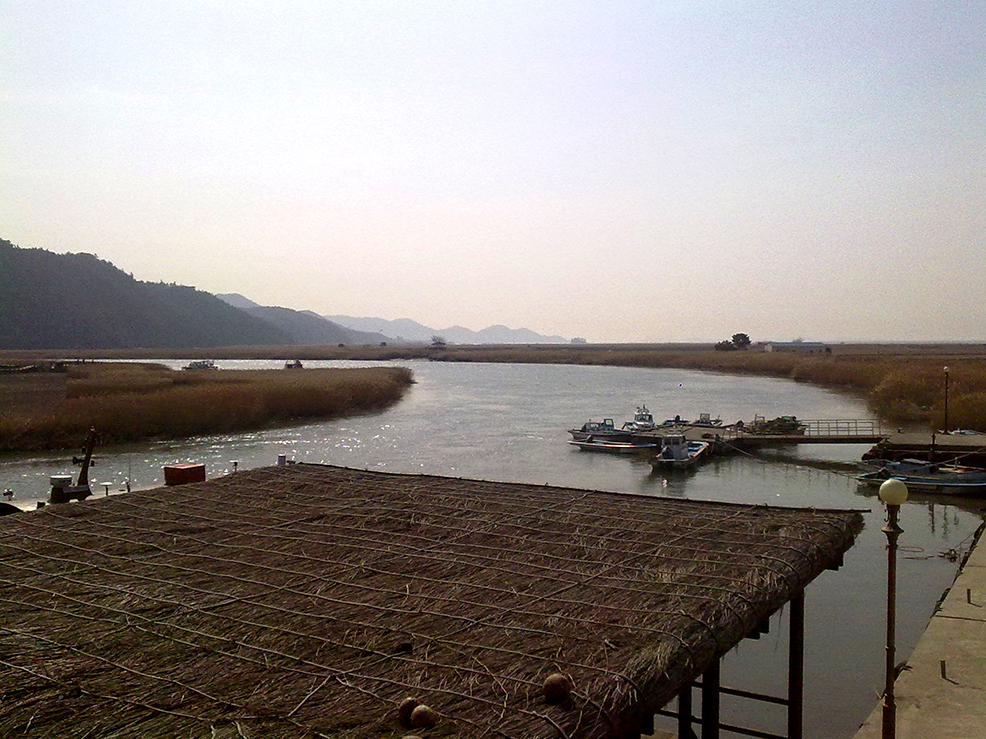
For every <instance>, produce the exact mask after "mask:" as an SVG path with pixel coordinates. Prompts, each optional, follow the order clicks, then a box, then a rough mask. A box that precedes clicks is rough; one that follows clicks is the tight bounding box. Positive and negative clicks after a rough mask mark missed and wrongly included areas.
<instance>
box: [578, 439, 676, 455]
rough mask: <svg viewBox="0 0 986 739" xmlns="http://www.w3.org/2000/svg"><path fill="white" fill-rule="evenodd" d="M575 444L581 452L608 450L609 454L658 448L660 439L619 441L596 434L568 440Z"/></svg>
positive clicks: (649, 450)
mask: <svg viewBox="0 0 986 739" xmlns="http://www.w3.org/2000/svg"><path fill="white" fill-rule="evenodd" d="M568 443H569V444H571V445H572V446H577V447H578V448H579V449H580V450H581V451H583V452H609V453H610V454H640V453H645V452H653V451H655V450H657V449H660V447H661V442H660V441H656V440H655V441H621V440H617V439H611V438H606V437H605V436H603V437H596V436H589V437H588V438H586V439H583V440H581V441H579V440H576V439H573V440H572V441H570V442H568Z"/></svg>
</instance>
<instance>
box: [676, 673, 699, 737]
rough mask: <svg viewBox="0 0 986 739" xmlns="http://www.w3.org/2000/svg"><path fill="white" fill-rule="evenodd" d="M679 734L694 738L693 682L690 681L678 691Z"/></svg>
mask: <svg viewBox="0 0 986 739" xmlns="http://www.w3.org/2000/svg"><path fill="white" fill-rule="evenodd" d="M678 736H679V737H681V739H694V737H695V732H694V731H692V684H691V682H689V683H688V685H686V686H685V687H683V688H682V689H681V692H680V693H678Z"/></svg>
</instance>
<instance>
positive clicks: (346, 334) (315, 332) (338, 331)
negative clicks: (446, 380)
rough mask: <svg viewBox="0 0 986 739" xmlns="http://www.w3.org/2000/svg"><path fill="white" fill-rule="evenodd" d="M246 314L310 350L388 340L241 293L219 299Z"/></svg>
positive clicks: (229, 294) (219, 296)
mask: <svg viewBox="0 0 986 739" xmlns="http://www.w3.org/2000/svg"><path fill="white" fill-rule="evenodd" d="M216 297H217V298H219V299H220V300H223V301H225V302H226V303H228V304H229V305H232V306H234V307H236V308H239V309H240V310H242V311H244V312H245V313H248V314H250V315H251V316H254V317H256V318H260V319H262V320H264V321H267V322H268V323H270V324H271V325H273V326H275V327H277V328H278V329H280V330H281V331H284V332H285V333H287V334H288V335H290V336H291V339H292V343H295V344H303V345H308V346H320V345H324V344H379V343H381V342H385V341H387V340H388V337H386V336H384V335H383V334H379V333H371V332H368V331H354V330H352V329H349V328H344V327H342V326H340V325H338V324H337V323H333V322H332V321H329V320H328V319H326V318H323V317H322V316H320V315H318V314H317V313H313V312H311V311H297V310H292V309H290V308H281V307H279V306H271V305H258V304H257V303H255V302H253V301H252V300H250V299H248V298H245V297H243V296H242V295H240V294H239V293H222V294H220V295H217V296H216Z"/></svg>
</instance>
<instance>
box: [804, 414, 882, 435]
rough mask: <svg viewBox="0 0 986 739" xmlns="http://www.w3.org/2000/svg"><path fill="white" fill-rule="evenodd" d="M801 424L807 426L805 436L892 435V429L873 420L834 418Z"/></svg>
mask: <svg viewBox="0 0 986 739" xmlns="http://www.w3.org/2000/svg"><path fill="white" fill-rule="evenodd" d="M799 420H800V419H799ZM801 423H802V424H804V425H805V426H806V428H805V436H826V437H832V436H839V437H846V438H849V437H853V436H860V437H864V438H872V437H874V436H889V435H890V429H888V428H884V426H883V424H881V423H880V422H879V421H876V420H873V419H871V418H833V419H821V420H816V421H801Z"/></svg>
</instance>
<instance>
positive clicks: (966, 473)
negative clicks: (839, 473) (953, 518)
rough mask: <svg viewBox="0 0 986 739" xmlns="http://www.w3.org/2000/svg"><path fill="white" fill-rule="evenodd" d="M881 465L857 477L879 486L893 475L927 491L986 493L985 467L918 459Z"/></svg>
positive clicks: (862, 481)
mask: <svg viewBox="0 0 986 739" xmlns="http://www.w3.org/2000/svg"><path fill="white" fill-rule="evenodd" d="M879 465H880V466H879V468H878V469H876V470H873V471H872V472H866V473H864V474H862V475H860V476H859V477H857V478H856V479H857V480H859V481H860V482H861V483H863V484H865V485H869V486H871V487H879V486H880V485H882V484H883V483H884V482H886V481H887V480H889V479H891V478H893V479H895V480H900V481H901V482H903V483H904V484H905V485H907V487H908V488H910V489H912V490H915V491H920V492H925V493H942V494H947V495H981V494H983V493H986V470H984V469H980V468H979V467H966V466H964V465H957V464H934V463H931V462H925V461H923V460H917V459H905V460H901V461H899V462H880V463H879Z"/></svg>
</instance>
